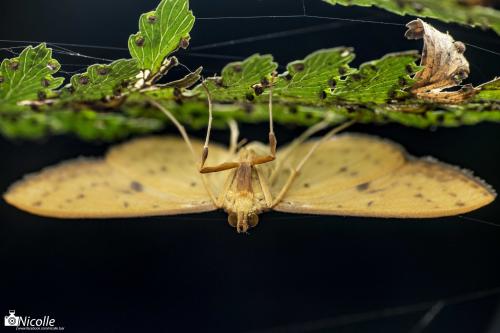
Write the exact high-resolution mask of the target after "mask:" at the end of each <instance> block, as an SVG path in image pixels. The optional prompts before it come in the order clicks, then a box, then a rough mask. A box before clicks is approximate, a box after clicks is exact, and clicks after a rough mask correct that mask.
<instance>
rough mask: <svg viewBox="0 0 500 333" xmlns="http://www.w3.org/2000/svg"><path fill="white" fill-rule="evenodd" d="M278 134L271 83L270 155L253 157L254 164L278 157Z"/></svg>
mask: <svg viewBox="0 0 500 333" xmlns="http://www.w3.org/2000/svg"><path fill="white" fill-rule="evenodd" d="M276 145H277V142H276V135H274V124H273V86H272V83H270V86H269V151H270V153H269V155H267V156H255V157H254V158H253V159H252V165H257V164H263V163H267V162H271V161H274V160H275V159H276Z"/></svg>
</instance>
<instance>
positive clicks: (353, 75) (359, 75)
mask: <svg viewBox="0 0 500 333" xmlns="http://www.w3.org/2000/svg"><path fill="white" fill-rule="evenodd" d="M351 78H352V79H353V80H354V81H360V80H361V79H362V78H363V77H362V76H361V74H359V73H355V74H352V75H351Z"/></svg>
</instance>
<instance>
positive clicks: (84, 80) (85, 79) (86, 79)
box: [78, 75, 89, 85]
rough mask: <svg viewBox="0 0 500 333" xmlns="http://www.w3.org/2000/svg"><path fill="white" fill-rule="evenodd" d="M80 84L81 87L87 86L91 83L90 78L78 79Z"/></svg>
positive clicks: (83, 76)
mask: <svg viewBox="0 0 500 333" xmlns="http://www.w3.org/2000/svg"><path fill="white" fill-rule="evenodd" d="M78 83H80V84H81V85H86V84H88V83H89V78H88V77H87V76H85V75H82V76H80V77H79V78H78Z"/></svg>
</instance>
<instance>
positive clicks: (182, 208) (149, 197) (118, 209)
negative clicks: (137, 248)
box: [4, 159, 215, 218]
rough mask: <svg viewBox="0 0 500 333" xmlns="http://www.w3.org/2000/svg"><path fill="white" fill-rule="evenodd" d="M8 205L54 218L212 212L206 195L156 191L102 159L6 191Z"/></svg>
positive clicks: (69, 165)
mask: <svg viewBox="0 0 500 333" xmlns="http://www.w3.org/2000/svg"><path fill="white" fill-rule="evenodd" d="M4 198H5V200H6V201H7V202H8V203H10V204H11V205H13V206H15V207H17V208H19V209H21V210H24V211H28V212H30V213H33V214H36V215H42V216H49V217H58V218H112V217H138V216H154V215H172V214H181V213H196V212H205V211H211V210H214V209H215V207H214V205H213V204H212V202H211V201H210V199H209V197H208V195H205V196H202V195H196V196H189V195H186V193H183V192H177V191H176V189H175V188H172V189H171V191H169V192H162V191H158V190H157V189H155V188H152V187H150V186H147V185H144V184H143V183H142V182H141V180H140V179H139V178H130V177H128V176H126V175H124V174H123V173H121V172H120V171H119V170H116V169H115V168H113V167H112V166H110V165H109V164H107V163H106V162H105V161H103V160H99V159H96V160H92V159H77V160H72V161H68V162H64V163H61V164H59V165H56V166H52V167H49V168H46V169H44V170H42V171H40V172H38V173H36V174H33V175H29V176H27V177H25V179H24V180H21V181H19V182H17V183H16V184H14V185H13V186H11V188H10V189H9V190H8V191H7V193H6V194H5V195H4Z"/></svg>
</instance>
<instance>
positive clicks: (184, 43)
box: [179, 37, 189, 50]
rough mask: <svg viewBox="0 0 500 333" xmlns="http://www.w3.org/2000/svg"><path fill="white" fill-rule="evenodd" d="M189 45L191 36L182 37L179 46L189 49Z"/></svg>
mask: <svg viewBox="0 0 500 333" xmlns="http://www.w3.org/2000/svg"><path fill="white" fill-rule="evenodd" d="M188 46H189V37H184V38H181V41H180V43H179V47H180V48H181V49H184V50H185V49H187V48H188Z"/></svg>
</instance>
